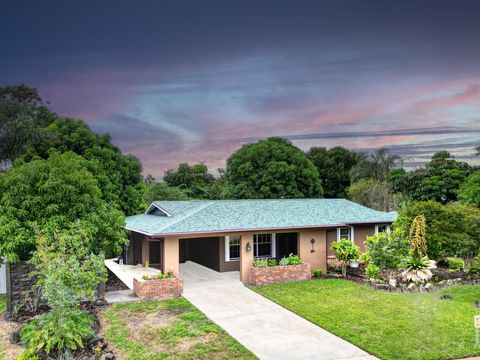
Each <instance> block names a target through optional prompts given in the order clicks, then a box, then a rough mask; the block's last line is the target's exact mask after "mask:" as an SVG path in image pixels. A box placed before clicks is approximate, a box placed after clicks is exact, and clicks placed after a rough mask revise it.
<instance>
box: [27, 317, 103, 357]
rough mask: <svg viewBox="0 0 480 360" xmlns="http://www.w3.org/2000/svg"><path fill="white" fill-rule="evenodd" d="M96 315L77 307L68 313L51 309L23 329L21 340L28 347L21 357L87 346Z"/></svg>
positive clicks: (91, 335)
mask: <svg viewBox="0 0 480 360" xmlns="http://www.w3.org/2000/svg"><path fill="white" fill-rule="evenodd" d="M92 321H93V317H92V316H91V315H88V314H86V313H84V312H83V311H81V310H78V309H73V310H69V311H67V312H66V313H64V314H61V315H60V314H58V313H57V312H50V313H48V314H46V315H43V316H41V317H40V318H38V319H35V320H32V321H30V322H29V323H27V324H26V325H24V326H23V327H22V328H21V329H20V339H21V343H22V344H23V345H25V346H27V350H26V351H25V353H24V354H23V355H22V356H21V357H20V359H29V358H36V352H37V351H38V350H41V349H44V350H45V352H46V353H47V354H56V355H58V356H61V354H63V353H65V352H68V351H69V350H75V349H77V348H83V341H84V339H89V338H92V337H93V336H94V331H93V329H92V326H91V325H92Z"/></svg>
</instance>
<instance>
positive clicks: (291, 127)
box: [0, 0, 480, 178]
mask: <svg viewBox="0 0 480 360" xmlns="http://www.w3.org/2000/svg"><path fill="white" fill-rule="evenodd" d="M0 9H1V10H0V35H1V41H0V85H14V84H20V83H25V84H27V85H30V86H34V87H37V88H38V89H39V91H40V94H41V96H42V97H43V98H44V100H48V101H50V102H51V106H52V108H53V110H54V111H55V112H57V113H58V114H61V115H64V116H69V117H75V118H81V119H83V120H85V121H86V122H87V123H88V124H89V126H90V127H91V128H92V129H93V130H95V131H97V132H99V133H104V132H108V133H110V134H111V136H112V139H113V142H114V143H115V144H117V145H118V146H119V147H120V148H121V149H122V150H123V151H124V152H127V153H132V154H134V155H136V156H138V157H139V158H140V159H141V160H142V163H143V166H144V173H145V174H148V173H151V174H153V175H154V176H156V177H158V178H160V177H161V176H162V175H163V172H164V171H165V170H167V169H169V168H172V167H176V166H177V164H178V163H180V162H189V163H193V162H204V163H205V164H207V165H208V167H209V168H210V169H211V170H212V171H215V169H216V168H219V167H224V166H225V160H226V158H227V157H228V156H229V155H230V154H231V153H232V152H233V151H235V150H236V149H238V148H239V147H240V146H241V145H242V144H244V143H247V142H252V141H256V140H258V139H260V138H264V137H270V136H283V137H286V138H288V139H290V140H291V141H292V142H293V143H294V144H295V145H297V146H299V147H300V148H302V149H304V150H306V149H308V148H309V147H310V146H314V145H315V146H326V147H331V146H335V145H341V146H345V147H347V148H350V149H359V150H368V149H374V148H378V147H382V146H385V147H388V148H390V149H391V151H392V152H394V153H397V154H399V155H401V156H402V157H404V158H405V165H407V166H410V167H411V166H418V165H419V164H421V163H423V162H425V161H426V160H428V158H429V157H430V156H431V154H432V153H433V152H435V151H437V150H439V149H441V150H443V149H445V150H449V151H451V152H452V153H453V154H455V155H456V157H457V159H459V160H465V161H469V162H471V163H477V164H478V158H477V159H475V158H474V157H473V154H474V146H475V145H476V144H479V143H480V1H478V0H471V1H468V0H462V1H458V0H457V1H454V0H452V1H440V0H432V1H426V0H423V1H418V0H417V1H405V0H402V1H395V2H394V1H387V0H381V1H367V0H356V1H342V0H331V1H321V0H315V1H299V0H295V1H294V0H291V1H280V0H275V1H265V0H255V1H245V0H241V1H240V0H238V1H229V0H222V1H210V0H191V1H178V0H175V1H161V0H155V1H148V0H142V1H121V0H116V1H105V0H101V1H98V0H97V1H85V0H82V1H65V0H63V1H30V2H28V1H9V2H6V1H4V2H3V3H2V6H1V8H0Z"/></svg>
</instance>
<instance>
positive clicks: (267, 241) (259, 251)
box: [253, 234, 275, 257]
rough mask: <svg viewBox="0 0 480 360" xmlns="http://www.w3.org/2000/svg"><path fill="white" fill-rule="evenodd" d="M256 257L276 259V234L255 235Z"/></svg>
mask: <svg viewBox="0 0 480 360" xmlns="http://www.w3.org/2000/svg"><path fill="white" fill-rule="evenodd" d="M253 256H254V257H275V234H255V235H253Z"/></svg>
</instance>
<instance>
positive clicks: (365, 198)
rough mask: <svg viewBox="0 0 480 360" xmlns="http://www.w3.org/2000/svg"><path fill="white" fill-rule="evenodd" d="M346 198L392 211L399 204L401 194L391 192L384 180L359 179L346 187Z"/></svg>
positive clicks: (374, 207) (378, 208) (371, 206)
mask: <svg viewBox="0 0 480 360" xmlns="http://www.w3.org/2000/svg"><path fill="white" fill-rule="evenodd" d="M348 198H349V199H350V200H352V201H354V202H356V203H358V204H361V205H363V206H367V207H369V208H372V209H375V210H380V211H392V210H395V209H396V208H397V206H398V205H399V204H400V201H401V196H400V195H399V194H392V193H391V192H390V191H389V188H388V186H387V183H386V182H385V181H376V180H374V179H366V180H360V181H358V182H356V183H354V184H352V185H351V186H350V187H349V188H348Z"/></svg>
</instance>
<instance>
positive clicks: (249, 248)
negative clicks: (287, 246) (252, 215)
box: [245, 241, 252, 252]
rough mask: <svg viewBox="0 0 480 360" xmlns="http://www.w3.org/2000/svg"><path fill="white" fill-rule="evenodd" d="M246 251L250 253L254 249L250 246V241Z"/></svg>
mask: <svg viewBox="0 0 480 360" xmlns="http://www.w3.org/2000/svg"><path fill="white" fill-rule="evenodd" d="M245 250H247V252H250V250H252V247H251V246H250V241H249V242H247V245H246V246H245Z"/></svg>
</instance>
